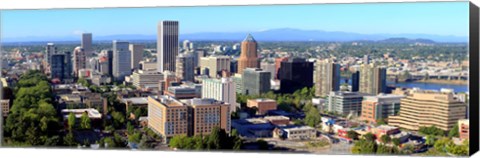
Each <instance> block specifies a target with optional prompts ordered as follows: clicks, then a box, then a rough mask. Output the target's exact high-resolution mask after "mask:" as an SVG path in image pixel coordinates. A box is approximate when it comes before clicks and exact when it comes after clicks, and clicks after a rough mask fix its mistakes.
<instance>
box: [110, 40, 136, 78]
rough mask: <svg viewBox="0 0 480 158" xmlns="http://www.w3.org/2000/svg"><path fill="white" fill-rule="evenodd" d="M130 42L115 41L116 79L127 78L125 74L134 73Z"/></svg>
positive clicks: (114, 69) (114, 75) (114, 66)
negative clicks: (129, 48) (131, 67)
mask: <svg viewBox="0 0 480 158" xmlns="http://www.w3.org/2000/svg"><path fill="white" fill-rule="evenodd" d="M128 46H129V43H128V42H120V41H113V65H112V66H113V77H114V80H115V81H123V80H125V76H128V75H130V74H132V71H131V69H130V66H131V63H130V62H131V59H130V57H131V52H130V50H128Z"/></svg>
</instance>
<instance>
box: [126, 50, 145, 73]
mask: <svg viewBox="0 0 480 158" xmlns="http://www.w3.org/2000/svg"><path fill="white" fill-rule="evenodd" d="M143 49H145V46H144V45H141V44H130V45H129V46H128V50H130V53H131V57H130V60H131V61H130V63H131V66H130V69H139V68H140V61H142V59H143Z"/></svg>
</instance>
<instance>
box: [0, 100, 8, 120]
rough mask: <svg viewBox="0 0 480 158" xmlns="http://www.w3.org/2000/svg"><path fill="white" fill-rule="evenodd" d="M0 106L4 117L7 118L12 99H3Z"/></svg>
mask: <svg viewBox="0 0 480 158" xmlns="http://www.w3.org/2000/svg"><path fill="white" fill-rule="evenodd" d="M0 104H1V105H2V113H3V115H2V116H3V117H7V116H8V113H9V112H10V99H2V100H0Z"/></svg>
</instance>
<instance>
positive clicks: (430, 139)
mask: <svg viewBox="0 0 480 158" xmlns="http://www.w3.org/2000/svg"><path fill="white" fill-rule="evenodd" d="M425 144H426V145H428V146H432V145H434V144H435V136H433V135H427V137H426V140H425Z"/></svg>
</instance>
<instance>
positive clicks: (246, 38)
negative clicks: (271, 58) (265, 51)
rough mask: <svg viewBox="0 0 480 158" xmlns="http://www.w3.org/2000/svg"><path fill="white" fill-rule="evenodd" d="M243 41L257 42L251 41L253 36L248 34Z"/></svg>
mask: <svg viewBox="0 0 480 158" xmlns="http://www.w3.org/2000/svg"><path fill="white" fill-rule="evenodd" d="M243 41H246V42H257V41H255V39H253V36H252V35H251V34H248V35H247V37H245V39H244V40H243Z"/></svg>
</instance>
